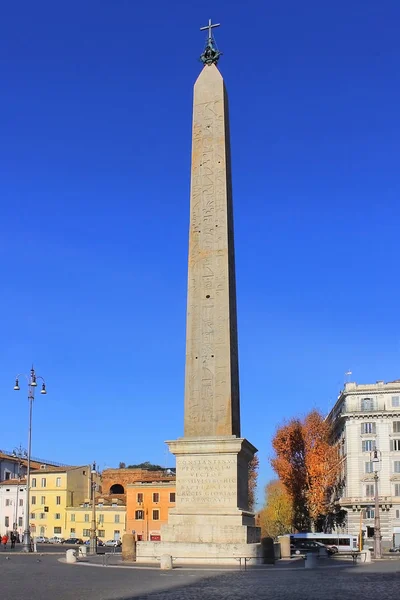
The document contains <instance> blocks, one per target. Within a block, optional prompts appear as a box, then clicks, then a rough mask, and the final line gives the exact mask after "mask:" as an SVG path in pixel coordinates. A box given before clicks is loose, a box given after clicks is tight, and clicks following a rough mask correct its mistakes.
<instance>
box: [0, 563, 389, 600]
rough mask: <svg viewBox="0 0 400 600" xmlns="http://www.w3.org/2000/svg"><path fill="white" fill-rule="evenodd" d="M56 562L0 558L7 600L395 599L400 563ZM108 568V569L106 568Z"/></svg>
mask: <svg viewBox="0 0 400 600" xmlns="http://www.w3.org/2000/svg"><path fill="white" fill-rule="evenodd" d="M57 559H58V557H57V556H51V555H44V556H32V555H30V556H16V555H15V556H12V557H11V558H9V559H8V560H7V559H6V557H5V556H1V555H0V573H1V588H2V597H3V598H4V599H5V600H147V599H148V600H253V599H254V600H264V599H265V600H266V599H268V600H345V599H347V598H349V599H351V600H376V599H377V598H381V599H382V600H392V599H393V600H394V599H396V600H397V599H398V596H399V588H400V561H397V560H393V561H385V562H382V563H379V564H378V563H377V564H372V565H364V566H352V565H351V564H350V563H349V564H345V565H343V566H340V565H338V564H334V565H332V566H329V567H327V568H324V567H320V568H318V569H316V570H305V569H304V567H303V566H302V563H301V562H300V563H297V564H294V563H289V566H287V564H279V565H278V566H275V567H273V566H270V567H268V566H267V567H265V568H258V569H254V570H248V571H239V570H238V569H235V570H230V571H220V570H216V569H215V570H189V569H179V568H177V569H174V570H173V571H171V572H165V571H160V570H158V569H157V570H154V569H138V568H125V567H122V568H113V567H112V566H110V567H102V566H92V565H67V564H63V563H60V562H59V561H58V560H57ZM100 564H101V563H100Z"/></svg>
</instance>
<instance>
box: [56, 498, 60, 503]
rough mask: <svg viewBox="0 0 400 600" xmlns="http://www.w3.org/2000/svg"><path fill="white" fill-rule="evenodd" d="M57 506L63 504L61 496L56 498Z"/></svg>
mask: <svg viewBox="0 0 400 600" xmlns="http://www.w3.org/2000/svg"><path fill="white" fill-rule="evenodd" d="M56 504H61V496H56Z"/></svg>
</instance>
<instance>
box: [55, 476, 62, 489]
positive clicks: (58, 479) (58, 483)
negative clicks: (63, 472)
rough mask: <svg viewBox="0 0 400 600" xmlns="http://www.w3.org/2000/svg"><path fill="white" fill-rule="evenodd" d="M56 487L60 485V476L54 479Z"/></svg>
mask: <svg viewBox="0 0 400 600" xmlns="http://www.w3.org/2000/svg"><path fill="white" fill-rule="evenodd" d="M56 487H61V477H57V479H56Z"/></svg>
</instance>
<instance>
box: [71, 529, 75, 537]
mask: <svg viewBox="0 0 400 600" xmlns="http://www.w3.org/2000/svg"><path fill="white" fill-rule="evenodd" d="M70 532H71V537H72V536H73V534H74V533H75V527H71V529H70Z"/></svg>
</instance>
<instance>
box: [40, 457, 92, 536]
mask: <svg viewBox="0 0 400 600" xmlns="http://www.w3.org/2000/svg"><path fill="white" fill-rule="evenodd" d="M97 479H98V476H97V475H96V480H97ZM90 494H91V465H83V466H80V467H47V466H46V465H43V466H42V468H40V469H38V470H36V471H32V472H31V477H30V511H29V512H30V529H31V533H32V535H36V536H45V537H48V538H50V537H60V538H62V537H63V538H66V537H69V529H68V527H67V513H66V509H67V507H69V506H79V505H80V504H81V503H83V502H84V501H85V499H86V498H90Z"/></svg>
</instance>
